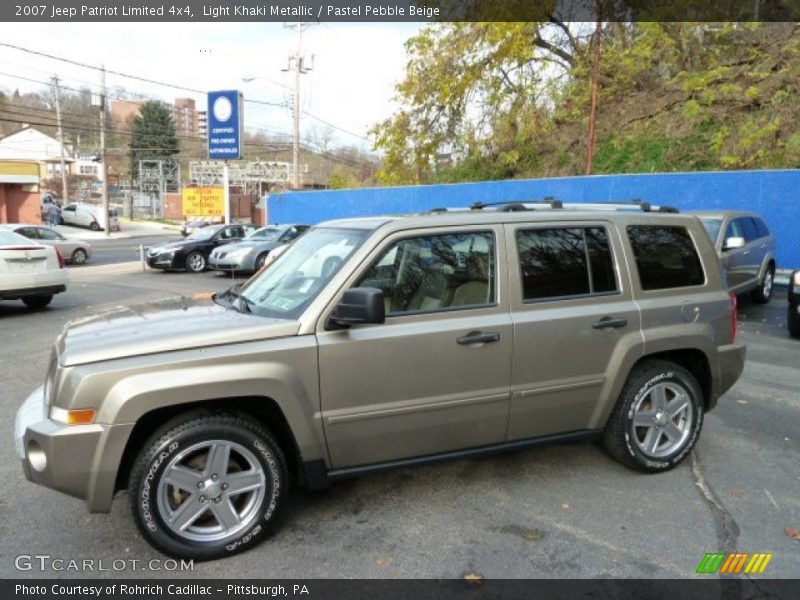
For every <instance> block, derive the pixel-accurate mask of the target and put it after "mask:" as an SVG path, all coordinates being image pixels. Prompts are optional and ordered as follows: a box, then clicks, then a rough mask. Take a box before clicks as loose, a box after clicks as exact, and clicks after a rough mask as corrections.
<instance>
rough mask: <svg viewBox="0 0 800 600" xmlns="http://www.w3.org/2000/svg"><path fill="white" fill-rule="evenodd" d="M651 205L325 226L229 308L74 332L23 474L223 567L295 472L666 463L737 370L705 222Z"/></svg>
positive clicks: (227, 298)
mask: <svg viewBox="0 0 800 600" xmlns="http://www.w3.org/2000/svg"><path fill="white" fill-rule="evenodd" d="M673 213H674V211H668V210H665V209H659V210H656V209H655V207H650V206H648V205H646V204H639V205H633V206H630V205H628V206H626V207H625V209H624V210H622V209H620V207H615V206H612V207H608V206H606V207H603V206H591V210H590V209H588V208H586V209H583V208H576V207H573V206H566V205H563V204H561V203H558V202H553V201H551V202H549V203H541V204H540V203H527V204H524V205H521V204H517V205H505V206H496V207H491V206H481V207H475V209H474V210H455V211H432V212H431V213H429V214H424V215H412V216H401V217H382V218H364V219H350V220H341V221H334V222H328V223H323V224H321V225H318V226H316V227H314V228H313V229H312V230H310V231H309V232H308V233H307V234H306V235H305V236H303V237H302V238H300V239H299V240H298V241H297V242H296V243H295V244H294V246H293V247H292V248H290V249H289V250H288V251H287V252H286V253H285V254H284V255H283V256H282V257H281V258H280V259H279V260H278V261H276V262H275V263H274V264H273V265H272V266H270V267H269V268H268V269H266V270H264V271H261V272H260V273H258V274H257V275H256V276H255V277H253V278H252V279H250V280H249V281H247V282H246V283H244V284H243V285H242V286H241V287H240V288H239V289H237V288H232V289H231V290H229V291H228V292H225V293H222V294H219V295H218V296H216V297H215V298H214V302H213V303H212V302H211V301H205V302H200V301H197V300H192V301H189V300H185V299H179V300H173V301H164V302H160V303H155V304H150V305H145V306H138V307H131V308H118V309H115V310H111V311H109V312H106V313H103V314H100V315H96V316H93V317H89V318H87V319H84V320H80V321H75V322H73V323H71V324H69V325H68V326H67V327H66V328H65V330H64V331H63V333H62V334H61V335H60V337H59V338H58V341H57V342H56V345H55V349H54V350H53V354H52V359H51V363H50V368H49V371H48V373H47V378H46V381H45V384H44V385H43V386H42V387H40V388H39V389H37V390H36V391H35V392H34V393H33V394H32V395H31V396H30V397H29V398H28V399H27V400H26V402H25V403H24V405H23V406H22V407H21V409H20V410H19V413H18V415H17V422H16V442H17V448H18V452H19V455H20V458H21V459H22V464H23V468H24V470H25V474H26V476H27V477H28V479H30V480H31V481H34V482H36V483H40V484H42V485H46V486H49V487H52V488H55V489H57V490H61V491H63V492H66V493H68V494H71V495H73V496H77V497H79V498H84V499H85V500H86V502H87V504H88V508H89V510H90V511H92V512H107V511H109V510H110V508H111V501H112V497H113V495H114V493H115V492H116V491H117V490H119V489H123V488H127V490H128V494H129V497H130V502H131V508H132V511H133V515H134V518H135V520H136V522H137V524H138V526H139V528H140V529H141V531H142V532H143V534H144V536H145V538H146V539H147V540H148V541H149V542H150V543H152V544H154V545H155V546H156V547H158V548H159V549H161V550H162V551H164V552H166V553H168V554H170V555H173V556H179V557H187V558H195V559H201V560H202V559H211V558H217V557H221V556H226V555H228V554H232V553H235V552H238V551H241V550H244V549H246V548H249V547H251V546H253V545H255V544H256V543H258V542H260V541H261V540H263V539H264V538H265V537H266V536H267V534H268V533H269V531H270V529H271V528H272V527H273V526H274V525H275V522H276V519H277V517H278V515H279V514H280V512H281V508H282V506H283V505H284V504H285V503H286V501H287V500H286V499H287V487H288V484H289V477H290V474H291V475H293V476H294V477H295V478H296V479H297V480H298V481H299V482H300V483H301V484H303V485H306V486H308V487H310V488H320V487H325V486H326V485H328V484H329V482H330V481H332V480H336V479H339V478H343V477H348V476H354V475H360V474H364V473H369V472H373V471H377V470H380V469H385V468H390V467H398V466H408V465H414V464H421V463H426V462H429V461H434V460H441V459H445V458H455V457H466V456H475V455H481V454H489V453H494V452H499V451H503V450H516V449H520V448H525V447H528V446H533V445H536V444H541V443H546V442H552V441H562V440H581V439H592V438H602V439H603V440H604V442H605V445H606V446H607V448H608V450H609V452H610V454H611V455H612V456H614V457H615V458H617V459H618V460H620V461H621V462H623V463H625V464H626V465H629V466H630V467H633V468H636V469H639V470H642V471H645V472H656V471H664V470H666V469H669V468H671V467H673V466H675V465H676V464H678V463H679V462H680V461H681V460H682V459H683V458H684V457H685V456H686V455H687V454H688V453H689V451H690V450H691V449H692V447H693V446H694V444H695V442H696V441H697V437H698V435H699V433H700V429H701V426H702V424H703V415H704V414H705V412H706V411H708V410H711V409H712V408H713V407H714V406H715V405H716V403H717V401H718V399H719V397H720V395H722V394H723V393H724V392H725V391H727V390H728V389H729V388H730V387H731V386H732V385H733V384H734V382H735V381H736V380H737V378H738V377H739V375H740V374H741V372H742V368H743V364H744V357H745V349H744V346H743V345H742V344H740V343H737V342H736V341H735V337H736V306H735V297H734V296H731V295H730V294H729V293H728V292H727V291H726V290H725V288H724V284H723V281H722V279H721V275H720V265H719V260H718V258H717V255H716V253H715V251H714V247H713V245H712V243H711V241H710V240H709V237H708V234H707V233H706V231H705V230H704V229H703V226H702V224H701V223H700V221H699V220H698V219H697V218H695V217H691V216H687V215H679V214H673Z"/></svg>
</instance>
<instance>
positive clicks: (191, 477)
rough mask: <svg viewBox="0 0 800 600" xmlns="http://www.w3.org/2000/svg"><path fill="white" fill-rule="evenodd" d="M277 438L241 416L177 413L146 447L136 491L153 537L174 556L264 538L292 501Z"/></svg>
mask: <svg viewBox="0 0 800 600" xmlns="http://www.w3.org/2000/svg"><path fill="white" fill-rule="evenodd" d="M287 484H288V471H287V467H286V459H285V458H284V455H283V452H282V451H281V448H280V446H279V445H278V443H277V442H276V441H275V438H274V437H273V436H272V434H271V433H270V432H269V430H267V429H266V427H264V426H263V425H262V424H261V423H259V422H257V421H255V420H253V419H251V418H250V417H248V416H244V415H240V414H204V413H193V414H190V415H185V416H183V417H179V418H177V419H173V420H172V421H170V422H169V423H167V424H166V425H164V426H163V427H162V428H161V429H160V430H159V431H157V432H156V433H155V434H154V435H153V436H152V437H151V438H150V439H149V440H148V441H147V442H146V443H145V445H144V447H143V449H142V451H141V453H140V455H139V457H138V458H137V460H136V463H135V465H134V468H133V469H132V471H131V475H130V480H129V485H128V493H129V495H130V501H131V509H132V511H133V516H134V519H135V521H136V524H137V525H138V527H139V529H140V530H141V532H142V534H143V535H144V537H145V539H147V541H148V542H149V543H150V544H152V545H153V546H155V547H156V548H158V549H160V550H161V551H163V552H166V553H167V554H169V555H171V556H176V557H180V558H192V559H196V560H210V559H215V558H221V557H225V556H229V555H231V554H235V553H237V552H240V551H242V550H245V549H249V548H251V547H253V546H255V545H256V544H258V543H260V542H262V541H263V540H264V538H266V537H267V536H268V534H269V532H270V531H271V529H272V528H273V527H274V525H275V521H276V518H277V516H278V515H279V514H280V511H281V508H282V506H283V504H284V502H285V497H286V491H287V490H286V487H287Z"/></svg>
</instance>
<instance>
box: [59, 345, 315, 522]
mask: <svg viewBox="0 0 800 600" xmlns="http://www.w3.org/2000/svg"><path fill="white" fill-rule="evenodd" d="M87 367H88V369H89V370H91V371H92V373H91V374H89V373H86V372H84V373H83V374H82V376H79V375H78V374H77V373H76V374H75V375H76V376H78V377H79V378H80V384H79V385H78V386H77V389H76V390H75V396H74V398H76V399H77V398H84V399H85V398H92V397H94V398H96V406H97V408H98V415H97V420H96V422H97V423H98V424H100V425H102V426H103V428H104V435H103V436H101V439H100V440H99V442H98V444H97V447H96V449H95V453H94V459H93V462H92V477H91V481H90V485H89V490H88V498H87V503H88V505H89V509H90V510H91V511H92V512H107V511H108V510H109V509H110V505H111V499H112V497H113V494H114V487H115V482H116V478H117V471H118V469H119V467H120V464H121V461H122V456H123V453H124V451H125V447H126V444H127V442H128V439H129V437H130V435H131V432H132V430H133V428H134V426H135V424H136V422H137V421H139V419H141V418H142V417H143V416H144V415H146V414H147V413H149V412H151V411H153V410H157V409H162V408H166V407H174V406H180V405H182V404H186V405H187V409H188V408H189V406H191V408H196V407H197V405H198V403H200V404H202V402H203V401H210V400H216V401H219V400H225V399H226V398H231V399H233V398H242V397H253V398H254V401H255V402H257V401H258V399H259V398H261V399H264V401H267V399H270V400H273V401H274V402H275V403H276V404H277V405H278V407H279V409H280V410H281V411H282V413H283V415H284V417H285V419H286V422H287V423H288V425H289V427H290V428H291V431H292V434H293V435H294V438H295V440H296V442H297V447H298V450H299V452H300V455H301V457H302V459H303V460H305V461H308V460H316V459H322V460H324V461H325V462H328V455H327V450H326V446H325V438H324V433H323V430H322V422H321V417H320V397H319V377H318V365H317V350H316V338H315V337H314V336H297V337H291V338H284V339H279V340H270V341H268V342H252V343H246V344H236V345H233V346H228V347H222V348H215V349H214V350H213V351H207V352H201V351H200V350H187V351H181V352H172V353H167V354H162V355H151V356H147V357H136V358H130V359H120V360H117V361H109V363H108V364H107V365H103V364H102V363H99V364H95V365H87ZM78 370H81V369H80V367H78V368H77V369H76V371H78ZM71 404H76V401H74V402H72V403H71Z"/></svg>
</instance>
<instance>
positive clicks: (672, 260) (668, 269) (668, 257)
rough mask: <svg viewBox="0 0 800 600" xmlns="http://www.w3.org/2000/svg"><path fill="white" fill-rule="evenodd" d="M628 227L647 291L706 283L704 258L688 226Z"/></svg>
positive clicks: (638, 267) (641, 277)
mask: <svg viewBox="0 0 800 600" xmlns="http://www.w3.org/2000/svg"><path fill="white" fill-rule="evenodd" d="M627 230H628V238H629V239H630V242H631V248H633V255H634V258H635V259H636V268H637V269H638V271H639V281H640V282H641V285H642V289H643V290H663V289H668V288H677V287H686V286H693V285H702V284H703V283H704V282H705V276H704V274H703V266H702V264H701V262H700V257H699V256H698V255H697V249H696V248H695V246H694V242H693V241H692V238H691V236H690V235H689V232H688V231H686V228H685V227H676V226H665V225H629V226H628V228H627Z"/></svg>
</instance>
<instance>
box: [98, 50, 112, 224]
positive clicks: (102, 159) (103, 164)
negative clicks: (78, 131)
mask: <svg viewBox="0 0 800 600" xmlns="http://www.w3.org/2000/svg"><path fill="white" fill-rule="evenodd" d="M100 85H101V88H102V92H101V93H102V95H101V96H100V173H101V175H102V178H103V188H102V189H103V214H104V215H105V223H106V226H105V230H106V237H109V236H110V235H111V216H110V215H109V206H108V167H107V166H106V164H107V163H106V100H107V98H108V91H107V89H106V66H105V65H102V67H101V71H100Z"/></svg>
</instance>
